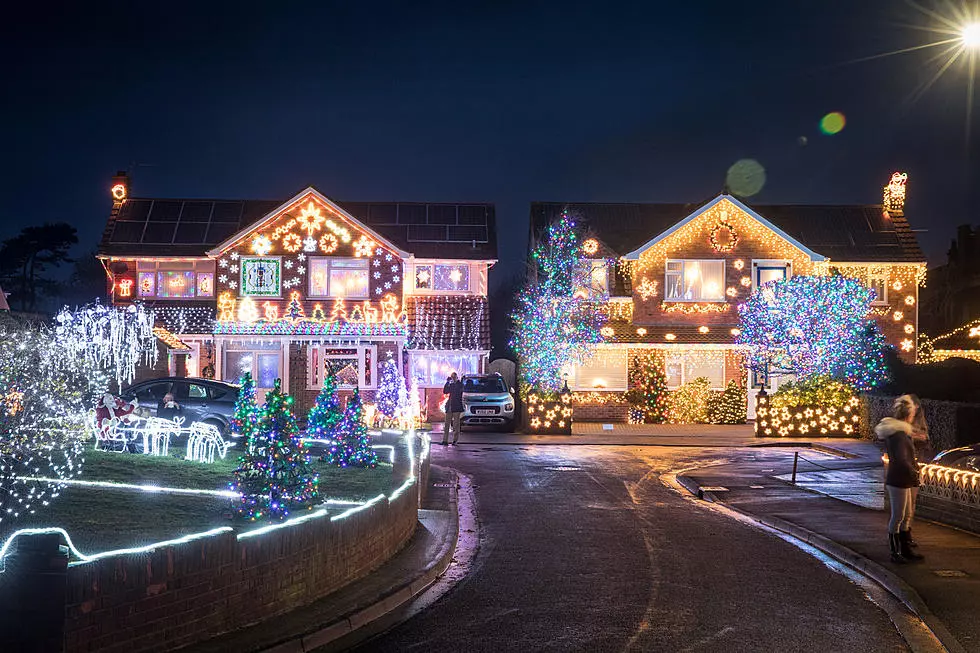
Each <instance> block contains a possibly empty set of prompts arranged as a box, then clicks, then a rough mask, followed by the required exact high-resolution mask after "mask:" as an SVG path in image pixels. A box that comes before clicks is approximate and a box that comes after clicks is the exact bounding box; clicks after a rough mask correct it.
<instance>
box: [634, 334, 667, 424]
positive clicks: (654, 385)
mask: <svg viewBox="0 0 980 653" xmlns="http://www.w3.org/2000/svg"><path fill="white" fill-rule="evenodd" d="M629 385H630V389H629V390H628V391H627V392H626V395H625V398H626V399H628V400H629V402H630V403H631V404H632V405H633V407H634V408H635V409H636V410H637V412H638V415H637V417H639V418H640V419H639V420H636V421H642V422H643V423H645V424H662V423H663V422H665V421H667V417H668V413H669V410H670V401H669V400H670V393H669V392H668V390H667V377H666V376H665V375H664V354H663V352H661V351H655V350H654V351H645V352H638V353H637V354H635V355H634V356H632V357H631V359H630V361H629Z"/></svg>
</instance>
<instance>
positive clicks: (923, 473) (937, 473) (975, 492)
mask: <svg viewBox="0 0 980 653" xmlns="http://www.w3.org/2000/svg"><path fill="white" fill-rule="evenodd" d="M919 483H920V485H919V497H918V499H917V500H916V503H915V514H916V516H917V517H924V518H926V519H932V520H933V521H938V522H942V523H944V524H950V525H951V526H957V527H959V528H963V529H966V530H968V531H973V532H974V533H980V474H977V473H975V472H970V471H966V470H961V469H953V468H949V467H943V466H942V465H932V464H921V465H919Z"/></svg>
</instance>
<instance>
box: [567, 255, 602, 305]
mask: <svg viewBox="0 0 980 653" xmlns="http://www.w3.org/2000/svg"><path fill="white" fill-rule="evenodd" d="M575 294H576V295H578V296H580V297H585V298H593V297H607V296H608V295H609V270H608V266H607V265H606V262H605V261H603V260H584V261H579V262H578V266H577V268H576V279H575Z"/></svg>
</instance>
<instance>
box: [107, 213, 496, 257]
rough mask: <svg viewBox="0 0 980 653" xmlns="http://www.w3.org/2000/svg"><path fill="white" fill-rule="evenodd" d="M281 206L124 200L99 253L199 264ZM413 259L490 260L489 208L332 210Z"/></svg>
mask: <svg viewBox="0 0 980 653" xmlns="http://www.w3.org/2000/svg"><path fill="white" fill-rule="evenodd" d="M283 203H284V200H216V199H170V198H129V199H127V200H126V201H125V202H124V203H123V204H122V205H121V206H120V207H118V209H114V210H113V212H112V214H111V215H110V217H109V221H108V223H107V224H106V228H105V231H104V232H103V234H102V241H101V242H100V243H99V248H98V253H99V254H101V255H105V256H121V257H128V256H134V257H135V256H172V257H196V256H200V257H204V256H206V252H207V251H208V250H209V249H212V248H214V247H215V246H216V245H218V244H220V243H222V242H223V241H225V240H226V239H228V238H229V237H231V236H233V235H234V234H236V233H238V232H239V231H241V230H242V229H245V228H247V227H249V226H251V225H254V224H256V223H258V222H259V221H260V220H262V219H263V218H265V217H266V216H267V215H268V214H269V212H270V211H274V210H275V209H276V208H278V207H279V206H281V205H282V204H283ZM335 203H336V204H337V205H338V206H340V207H341V208H342V209H344V210H345V211H347V212H348V213H350V214H351V215H352V216H354V217H355V218H356V219H357V220H358V221H359V222H361V223H363V224H364V225H365V226H366V227H369V228H370V229H372V230H374V231H376V232H377V233H378V234H380V235H381V236H384V237H385V238H386V239H388V240H390V241H391V242H392V243H393V244H395V245H397V246H398V247H399V248H400V249H403V250H405V251H408V252H411V253H412V254H414V255H415V256H416V257H418V258H443V259H445V258H449V259H472V260H495V259H496V258H497V233H496V215H495V210H494V205H493V204H488V203H478V202H477V203H427V202H335Z"/></svg>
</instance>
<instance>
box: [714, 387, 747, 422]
mask: <svg viewBox="0 0 980 653" xmlns="http://www.w3.org/2000/svg"><path fill="white" fill-rule="evenodd" d="M745 400H746V392H745V387H744V386H743V385H742V384H741V383H739V382H738V381H736V380H735V379H732V380H731V381H729V382H728V385H726V386H725V389H724V390H723V391H722V392H715V393H712V395H711V397H710V398H709V399H708V421H710V422H711V423H712V424H745V418H746V414H745V406H746V404H745Z"/></svg>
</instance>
